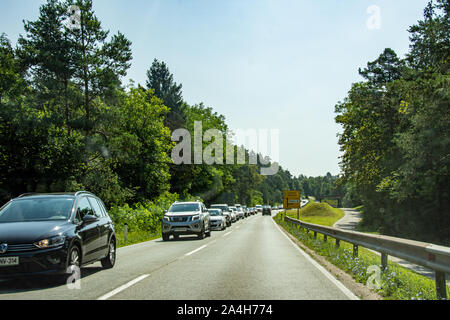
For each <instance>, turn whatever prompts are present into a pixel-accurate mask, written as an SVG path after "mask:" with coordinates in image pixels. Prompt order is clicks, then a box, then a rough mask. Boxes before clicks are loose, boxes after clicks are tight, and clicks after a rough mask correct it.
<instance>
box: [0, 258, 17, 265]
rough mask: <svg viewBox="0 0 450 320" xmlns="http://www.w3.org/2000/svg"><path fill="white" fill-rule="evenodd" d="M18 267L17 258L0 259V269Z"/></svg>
mask: <svg viewBox="0 0 450 320" xmlns="http://www.w3.org/2000/svg"><path fill="white" fill-rule="evenodd" d="M17 265H19V257H4V258H0V267H10V266H17Z"/></svg>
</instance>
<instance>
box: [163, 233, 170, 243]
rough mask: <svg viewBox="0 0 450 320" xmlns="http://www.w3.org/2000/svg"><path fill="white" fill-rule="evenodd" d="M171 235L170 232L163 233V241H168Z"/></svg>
mask: <svg viewBox="0 0 450 320" xmlns="http://www.w3.org/2000/svg"><path fill="white" fill-rule="evenodd" d="M169 237H170V235H169V234H168V233H163V234H162V239H163V241H168V240H169Z"/></svg>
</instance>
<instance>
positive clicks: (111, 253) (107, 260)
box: [100, 238, 116, 269]
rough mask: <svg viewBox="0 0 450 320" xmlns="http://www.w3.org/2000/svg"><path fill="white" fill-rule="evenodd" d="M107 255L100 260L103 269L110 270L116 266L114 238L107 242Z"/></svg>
mask: <svg viewBox="0 0 450 320" xmlns="http://www.w3.org/2000/svg"><path fill="white" fill-rule="evenodd" d="M108 247H109V250H108V255H107V256H106V257H104V258H103V259H102V260H100V262H101V264H102V267H103V268H104V269H111V268H112V267H114V265H115V264H116V241H115V239H114V238H112V239H111V241H110V242H109V246H108Z"/></svg>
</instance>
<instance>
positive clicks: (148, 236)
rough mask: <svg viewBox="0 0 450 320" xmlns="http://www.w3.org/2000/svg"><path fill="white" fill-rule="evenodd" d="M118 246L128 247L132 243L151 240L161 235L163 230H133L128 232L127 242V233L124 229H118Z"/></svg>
mask: <svg viewBox="0 0 450 320" xmlns="http://www.w3.org/2000/svg"><path fill="white" fill-rule="evenodd" d="M116 237H117V248H120V247H126V246H129V245H132V244H136V243H140V242H145V241H150V240H154V239H157V238H159V237H161V231H158V232H154V233H151V232H148V231H142V230H136V231H131V232H128V233H127V242H125V235H124V231H123V230H120V231H119V230H116Z"/></svg>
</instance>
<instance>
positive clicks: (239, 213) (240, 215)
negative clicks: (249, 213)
mask: <svg viewBox="0 0 450 320" xmlns="http://www.w3.org/2000/svg"><path fill="white" fill-rule="evenodd" d="M234 206H235V207H236V208H237V217H238V219H244V216H245V215H244V210H243V209H242V206H241V205H240V204H235V205H234Z"/></svg>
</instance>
